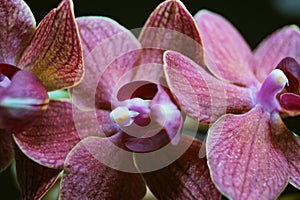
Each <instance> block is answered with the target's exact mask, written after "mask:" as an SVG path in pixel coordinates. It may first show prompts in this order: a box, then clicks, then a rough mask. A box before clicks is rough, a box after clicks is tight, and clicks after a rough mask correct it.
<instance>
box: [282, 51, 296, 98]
mask: <svg viewBox="0 0 300 200" xmlns="http://www.w3.org/2000/svg"><path fill="white" fill-rule="evenodd" d="M276 68H277V69H280V70H282V71H283V72H284V74H285V75H286V77H287V78H288V80H289V82H288V84H287V85H286V87H285V88H286V90H287V91H288V92H292V93H295V94H300V83H299V82H300V66H299V64H298V63H297V61H296V60H295V59H294V58H290V57H287V58H284V59H283V60H281V61H280V63H279V64H278V65H277V67H276Z"/></svg>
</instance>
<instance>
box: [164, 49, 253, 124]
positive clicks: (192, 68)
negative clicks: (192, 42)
mask: <svg viewBox="0 0 300 200" xmlns="http://www.w3.org/2000/svg"><path fill="white" fill-rule="evenodd" d="M164 59H165V75H166V78H167V82H168V85H169V87H170V90H171V92H172V93H173V94H174V96H175V98H176V99H177V101H178V102H179V105H180V106H181V108H182V110H183V111H184V112H186V113H187V114H188V115H190V116H191V117H193V118H196V119H198V120H199V121H200V122H203V123H211V122H214V121H215V120H216V119H217V118H218V117H220V116H221V115H223V114H225V113H243V112H245V111H247V110H250V109H251V108H252V105H253V103H252V97H251V94H250V90H248V89H247V88H243V87H238V86H235V85H233V84H229V83H226V82H223V81H220V80H218V79H216V78H214V77H213V76H211V75H210V74H209V73H207V72H206V71H205V70H204V69H203V68H201V67H199V66H198V65H197V64H196V63H194V62H193V61H192V60H190V59H188V58H187V57H184V56H183V55H181V54H179V53H176V52H171V51H167V52H166V53H165V55H164Z"/></svg>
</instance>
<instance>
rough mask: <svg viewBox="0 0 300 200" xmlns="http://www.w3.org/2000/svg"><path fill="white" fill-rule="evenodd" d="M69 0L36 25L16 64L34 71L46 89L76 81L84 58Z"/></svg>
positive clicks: (67, 85)
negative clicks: (28, 43)
mask: <svg viewBox="0 0 300 200" xmlns="http://www.w3.org/2000/svg"><path fill="white" fill-rule="evenodd" d="M82 57H83V56H82V49H81V44H80V39H79V34H78V30H77V26H76V22H75V18H74V13H73V5H72V1H71V0H63V1H62V3H61V4H60V5H59V6H58V7H57V8H56V9H53V10H52V11H51V12H50V13H49V14H48V15H47V16H46V17H45V18H44V19H43V20H42V21H41V23H40V24H39V26H38V28H37V30H36V32H35V34H34V36H33V39H32V41H31V43H30V45H29V46H28V47H27V49H26V50H25V52H24V53H23V55H22V57H21V60H20V62H19V63H18V65H19V66H20V67H23V68H24V69H26V70H29V71H31V72H32V73H34V74H35V75H36V76H37V77H39V79H40V80H41V81H42V83H43V84H44V86H45V87H46V89H47V90H48V91H52V90H58V89H64V88H69V87H72V86H74V85H76V84H78V82H79V81H81V79H82V77H83V71H84V69H83V58H82Z"/></svg>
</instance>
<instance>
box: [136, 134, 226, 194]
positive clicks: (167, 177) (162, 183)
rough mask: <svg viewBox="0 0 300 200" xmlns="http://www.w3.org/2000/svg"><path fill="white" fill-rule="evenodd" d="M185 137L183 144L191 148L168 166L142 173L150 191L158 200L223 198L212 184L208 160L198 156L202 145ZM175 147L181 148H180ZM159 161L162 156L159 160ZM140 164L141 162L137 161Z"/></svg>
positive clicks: (181, 143)
mask: <svg viewBox="0 0 300 200" xmlns="http://www.w3.org/2000/svg"><path fill="white" fill-rule="evenodd" d="M192 140H193V139H192V138H189V137H187V136H183V137H182V138H181V141H180V143H179V146H181V145H183V143H187V144H185V145H190V146H189V148H188V149H187V150H186V151H185V152H184V154H183V155H182V156H181V157H180V158H179V159H178V160H176V161H175V162H173V163H172V164H170V165H168V166H167V167H164V168H161V169H159V170H156V171H152V172H147V173H143V177H144V178H145V180H146V182H147V185H148V187H149V188H150V190H151V192H152V193H153V194H154V195H155V196H156V197H157V198H159V199H220V198H221V194H220V192H219V191H218V190H217V189H216V187H215V185H214V184H213V182H212V180H211V178H210V174H209V169H208V166H207V160H206V157H202V158H200V157H199V151H200V148H201V146H202V145H204V144H202V143H201V142H200V141H198V140H194V141H192ZM179 146H178V147H176V149H179V148H180V147H179ZM156 159H157V160H156V162H160V161H159V159H160V157H156ZM137 165H139V160H138V159H137Z"/></svg>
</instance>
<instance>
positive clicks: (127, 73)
mask: <svg viewBox="0 0 300 200" xmlns="http://www.w3.org/2000/svg"><path fill="white" fill-rule="evenodd" d="M77 24H78V27H79V32H80V36H81V40H82V45H83V51H84V59H85V69H86V74H85V78H84V79H83V81H82V82H81V84H80V85H79V86H77V87H76V88H75V89H73V90H72V98H73V99H74V102H75V104H76V105H78V106H79V107H82V108H91V107H92V108H94V106H95V102H96V105H97V107H99V108H104V109H111V102H112V101H113V100H112V99H113V94H114V93H115V92H117V90H118V87H119V84H121V82H122V81H125V82H126V81H128V80H130V78H131V76H132V73H134V70H133V67H134V63H135V62H136V61H137V59H138V56H139V53H140V52H139V49H141V48H140V44H139V42H138V40H137V39H136V38H135V37H134V35H133V34H132V33H131V32H130V31H128V30H127V29H125V28H124V27H122V26H121V25H119V24H118V23H117V22H115V21H113V20H111V19H109V18H104V17H82V18H79V19H77ZM95 95H96V96H95Z"/></svg>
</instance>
